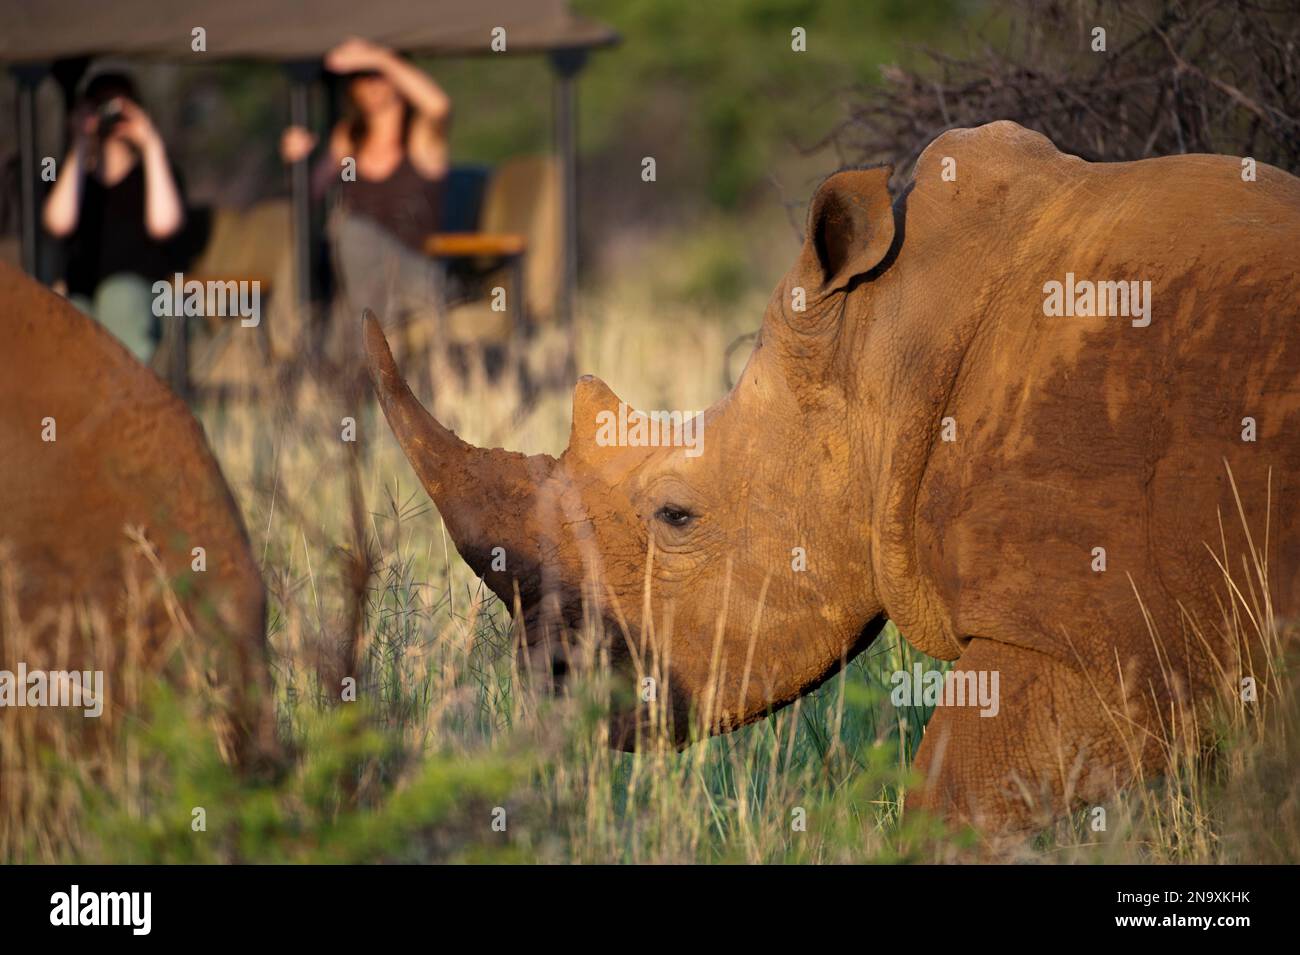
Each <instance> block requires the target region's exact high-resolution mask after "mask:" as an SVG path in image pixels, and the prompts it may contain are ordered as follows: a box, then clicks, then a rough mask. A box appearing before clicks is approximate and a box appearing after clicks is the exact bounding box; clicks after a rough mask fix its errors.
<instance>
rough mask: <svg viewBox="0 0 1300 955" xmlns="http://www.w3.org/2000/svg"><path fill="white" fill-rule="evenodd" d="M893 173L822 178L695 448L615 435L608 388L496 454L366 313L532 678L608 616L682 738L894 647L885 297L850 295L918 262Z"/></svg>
mask: <svg viewBox="0 0 1300 955" xmlns="http://www.w3.org/2000/svg"><path fill="white" fill-rule="evenodd" d="M889 174H890V170H889V169H888V168H883V167H881V168H872V169H863V170H847V171H843V172H840V173H837V174H835V175H834V176H832V177H831V178H829V179H828V180H826V181H825V182H824V183H823V184H822V185H821V187H820V188H819V190H818V191H817V193H816V195H815V196H814V198H813V201H812V204H811V207H810V211H809V216H808V226H807V235H806V239H805V242H804V244H803V248H802V250H801V252H800V254H799V257H798V259H797V261H796V263H795V265H794V266H793V267H792V269H791V270H790V271H789V273H788V274H787V276H786V277H785V280H784V281H783V282H782V283H781V285H780V287H778V289H777V290H776V292H775V293H774V294H773V296H772V298H771V301H770V303H769V305H768V307H767V311H766V315H765V316H764V320H763V327H762V332H761V334H760V336H759V340H758V343H757V345H756V347H755V349H754V351H753V354H752V355H751V357H750V359H749V362H748V364H747V365H746V367H745V370H744V372H743V374H742V375H741V377H740V379H739V380H738V382H737V383H736V385H735V387H734V388H733V389H732V391H731V392H730V393H729V394H728V395H726V396H725V397H723V398H722V399H721V400H720V401H718V402H717V403H716V404H715V405H713V406H712V407H711V408H709V409H708V410H707V411H705V412H703V413H702V416H701V417H700V418H698V419H696V420H695V422H694V424H695V426H696V428H697V429H698V430H697V431H696V437H697V439H702V440H697V443H696V444H695V446H693V447H681V446H655V447H645V446H641V447H628V446H618V445H617V444H614V445H611V444H610V443H609V442H608V441H602V440H601V427H602V423H604V424H608V422H609V421H611V420H617V418H618V416H619V414H620V401H619V399H618V398H617V397H616V396H615V394H614V393H613V392H612V391H611V390H610V389H609V387H607V386H606V385H605V384H604V383H603V382H602V381H600V380H599V379H597V378H594V377H592V376H586V377H584V378H582V379H581V380H580V381H579V382H578V384H577V387H576V388H575V390H574V395H573V424H572V431H571V434H570V438H569V444H568V447H567V448H566V449H565V451H564V453H563V454H561V455H560V456H559V457H558V458H554V457H551V456H549V455H533V456H527V457H526V456H524V455H521V454H516V453H512V452H508V451H504V450H501V449H491V450H488V449H483V448H478V447H474V446H472V445H470V444H467V443H465V442H464V441H462V440H460V439H459V438H457V437H456V436H455V435H454V434H452V433H451V432H450V431H448V430H447V429H446V428H444V427H443V426H442V425H441V424H439V423H438V421H437V420H435V419H434V418H433V417H432V416H431V415H430V414H429V413H428V412H427V411H426V410H425V409H424V408H423V407H422V406H421V405H420V403H419V402H418V400H417V399H416V398H415V397H414V396H413V395H412V394H411V392H410V390H409V389H408V387H407V386H406V384H405V383H404V381H403V380H402V378H401V375H400V374H399V372H398V370H397V367H396V365H395V364H394V361H393V358H392V356H391V354H390V352H389V348H388V344H387V342H386V341H385V339H384V336H383V332H382V331H381V329H380V325H379V322H378V321H377V320H376V319H375V317H374V316H373V315H372V314H369V313H368V314H367V315H366V317H365V322H364V324H365V344H366V353H367V360H368V364H369V369H370V373H371V377H372V379H373V381H374V384H375V387H376V390H377V392H378V395H379V398H380V401H381V403H382V406H383V409H384V412H385V415H386V416H387V419H388V422H389V424H390V426H391V427H392V430H393V432H394V434H395V435H396V437H397V440H398V441H399V442H400V444H401V446H402V449H403V451H404V452H405V454H406V457H407V459H408V460H409V461H410V463H411V465H412V467H413V468H414V470H415V472H416V474H417V475H418V476H419V478H420V480H421V481H422V482H423V484H424V487H425V488H426V489H427V491H428V493H429V495H430V496H431V497H432V498H433V500H434V502H435V503H436V504H437V506H438V509H439V510H440V512H441V513H442V515H443V518H444V520H445V522H446V525H447V528H448V530H449V532H450V533H451V535H452V538H453V539H454V541H455V544H456V547H457V549H458V550H459V551H460V553H461V555H462V557H463V558H464V559H465V561H466V562H467V563H468V564H469V566H470V567H471V568H472V569H473V570H474V571H475V572H476V573H477V574H479V575H480V576H481V577H482V579H483V580H484V581H485V582H486V584H487V585H488V586H489V587H490V588H491V589H492V590H493V591H494V592H495V593H496V594H497V596H498V597H500V599H501V600H502V601H503V602H504V603H505V604H506V606H507V607H509V608H512V611H513V613H514V615H515V617H516V621H517V623H519V622H521V623H522V624H523V627H522V634H523V646H522V648H521V649H522V651H523V655H524V656H525V657H527V659H528V663H529V668H530V669H532V670H534V671H536V670H538V669H541V670H543V671H545V675H546V676H551V675H554V676H557V677H558V676H562V675H563V674H564V673H565V672H566V671H567V670H568V668H569V667H570V666H571V665H572V660H571V655H572V644H571V640H570V637H571V635H572V634H573V632H574V631H575V630H576V629H577V628H579V627H581V626H582V625H583V622H584V621H588V622H590V621H591V619H592V617H593V616H595V617H597V618H599V621H600V622H601V623H602V624H603V625H604V626H603V630H604V633H605V635H606V636H605V640H606V643H605V646H606V648H607V650H608V654H609V657H610V659H611V660H612V661H613V663H614V664H615V669H616V671H620V672H622V673H623V674H626V675H628V676H632V677H635V678H637V679H639V680H644V679H645V678H646V677H647V676H649V677H651V678H652V679H655V680H656V681H664V682H665V683H666V684H667V692H668V693H669V694H670V695H669V696H668V697H666V699H667V700H669V701H670V704H671V705H670V707H669V711H670V712H671V714H672V717H673V721H672V726H673V730H672V732H673V735H674V736H675V737H676V740H677V741H678V742H679V743H680V742H684V741H686V740H687V739H689V738H690V735H691V732H692V729H691V728H692V727H700V726H703V727H704V728H706V729H707V730H708V731H710V732H725V731H728V730H731V729H734V728H736V727H738V726H742V725H744V724H745V723H748V722H751V721H753V720H755V719H758V718H761V717H762V716H764V715H765V714H767V713H769V712H771V711H772V710H774V709H776V708H779V707H781V706H783V705H785V704H787V703H789V702H791V701H793V700H794V699H796V698H797V697H799V696H801V695H803V694H805V693H807V692H809V691H810V690H812V689H813V688H815V687H816V686H818V685H819V684H820V683H822V682H823V681H824V680H826V679H827V678H828V677H829V676H831V675H832V674H834V673H835V672H836V671H837V670H838V669H839V668H840V667H841V666H842V665H843V664H844V663H845V662H846V661H847V660H849V659H850V658H852V657H853V656H854V655H855V654H856V653H858V652H859V651H860V650H862V649H863V648H864V647H865V646H866V645H867V644H869V643H870V642H871V640H872V639H874V637H875V636H876V635H877V634H878V633H879V631H880V629H881V627H882V626H883V623H884V616H883V611H882V604H881V600H880V598H879V596H878V594H877V588H876V586H875V584H874V581H873V570H872V560H871V553H870V547H869V542H870V539H871V537H870V533H869V524H870V520H871V496H872V495H871V487H870V484H869V474H870V471H871V469H870V467H869V462H870V461H871V454H870V452H869V448H868V446H867V445H868V442H869V440H870V435H871V429H870V427H869V422H866V421H864V420H863V414H864V410H865V412H866V413H869V412H870V408H869V406H868V407H866V408H865V409H864V405H863V396H862V395H861V394H860V393H858V392H859V391H860V388H859V386H858V384H857V381H856V378H855V376H854V375H852V374H850V373H849V368H850V365H849V363H850V361H851V358H852V355H853V353H854V349H855V335H856V333H857V332H858V325H859V324H860V323H861V322H862V320H863V314H862V312H863V310H864V309H865V308H869V303H868V302H867V301H866V296H864V295H861V294H857V293H856V292H855V294H853V295H850V292H854V290H855V289H861V287H862V285H863V283H864V280H868V279H870V278H871V277H872V274H873V272H879V271H883V269H884V268H885V267H886V266H887V263H888V261H889V260H890V259H891V258H892V256H893V255H894V254H895V252H896V250H895V245H896V242H895V239H896V230H895V219H894V213H893V209H892V207H891V202H890V197H889V192H888V189H887V181H888V178H889ZM899 233H900V235H899V239H900V240H901V229H900V230H899ZM627 413H628V412H627V411H626V409H624V411H623V414H624V415H626V414H627ZM503 567H504V569H502V568H503ZM642 685H645V684H642ZM656 689H657V687H656ZM659 692H661V691H659ZM637 709H638V707H637V705H636V704H633V705H631V706H630V707H629V708H628V709H627V711H625V712H623V713H621V714H619V715H617V716H616V717H615V720H614V727H615V729H614V731H613V735H614V739H615V742H616V743H617V744H619V745H623V746H632V745H634V740H635V737H636V736H637V735H638V734H637V733H636V732H634V730H635V729H636V726H637V723H636V715H635V714H636V711H637Z"/></svg>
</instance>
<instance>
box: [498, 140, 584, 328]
mask: <svg viewBox="0 0 1300 955" xmlns="http://www.w3.org/2000/svg"><path fill="white" fill-rule="evenodd" d="M479 229H480V230H481V231H483V232H510V233H517V234H519V235H522V236H524V238H525V239H526V240H527V241H528V252H527V254H526V255H525V258H524V304H525V306H526V308H527V310H528V312H529V314H530V315H531V316H532V317H533V319H534V320H536V321H545V320H547V319H549V318H550V317H551V316H552V314H554V311H555V298H556V295H557V293H558V291H559V287H560V281H561V274H560V270H561V268H562V266H563V258H562V256H561V242H562V236H561V231H560V165H559V163H558V162H557V161H556V160H555V158H554V157H553V156H520V157H517V158H515V159H510V160H507V161H506V162H504V163H502V164H501V165H500V166H499V167H498V168H497V170H496V172H495V173H494V174H493V175H492V178H491V179H490V180H489V181H488V187H487V195H486V196H485V197H484V200H483V213H482V216H481V217H480V219H479Z"/></svg>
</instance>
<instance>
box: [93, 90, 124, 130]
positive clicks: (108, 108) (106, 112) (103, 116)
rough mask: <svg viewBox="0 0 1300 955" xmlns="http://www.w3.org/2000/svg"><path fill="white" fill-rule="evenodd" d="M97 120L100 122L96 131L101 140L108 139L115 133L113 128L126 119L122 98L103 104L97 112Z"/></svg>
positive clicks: (116, 97) (114, 98)
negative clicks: (107, 137) (109, 135)
mask: <svg viewBox="0 0 1300 955" xmlns="http://www.w3.org/2000/svg"><path fill="white" fill-rule="evenodd" d="M95 118H96V119H97V120H98V125H97V126H96V130H97V131H98V133H99V136H100V138H104V137H106V136H107V135H108V134H109V133H111V132H112V131H113V127H115V126H116V125H117V124H118V123H120V122H121V121H122V120H123V119H124V118H125V117H124V115H123V111H122V99H121V97H118V96H114V97H113V98H112V99H110V100H108V101H107V102H104V103H101V104H100V105H99V107H98V108H97V109H96V110H95Z"/></svg>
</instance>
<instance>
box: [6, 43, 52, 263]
mask: <svg viewBox="0 0 1300 955" xmlns="http://www.w3.org/2000/svg"><path fill="white" fill-rule="evenodd" d="M47 72H48V67H47V66H46V65H45V64H43V63H42V64H38V65H31V66H16V67H14V68H13V75H14V79H15V80H16V82H17V85H18V96H17V104H16V105H17V112H18V156H19V176H20V178H21V189H22V194H21V204H20V206H19V210H20V216H21V220H22V251H23V271H24V272H26V273H27V274H28V275H30V276H32V277H33V278H39V277H40V276H39V275H38V274H37V272H38V269H39V267H40V252H39V245H38V243H39V241H40V231H39V229H38V227H37V225H36V222H37V218H36V183H37V176H39V175H40V173H39V172H38V171H37V162H36V87H37V86H39V85H40V82H41V80H42V79H43V78H44V77H45V74H46V73H47Z"/></svg>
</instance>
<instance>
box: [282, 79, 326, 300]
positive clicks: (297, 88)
mask: <svg viewBox="0 0 1300 955" xmlns="http://www.w3.org/2000/svg"><path fill="white" fill-rule="evenodd" d="M287 69H288V71H289V122H290V123H291V124H292V125H294V126H301V127H303V128H304V129H310V128H311V87H312V84H313V83H314V82H315V81H316V80H317V78H318V77H319V76H320V72H321V68H320V64H319V63H317V62H314V61H312V62H304V63H289V64H287ZM289 175H290V180H289V182H290V191H291V195H292V199H291V208H292V217H293V276H294V284H295V286H296V289H297V296H298V306H299V308H301V309H303V310H304V312H305V310H306V309H308V308H310V307H311V301H312V293H313V291H314V289H313V286H312V249H313V241H312V240H313V235H312V215H311V159H310V157H306V156H305V157H303V158H302V159H300V160H298V161H297V162H296V163H294V164H293V167H292V169H291V170H290V174H289Z"/></svg>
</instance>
